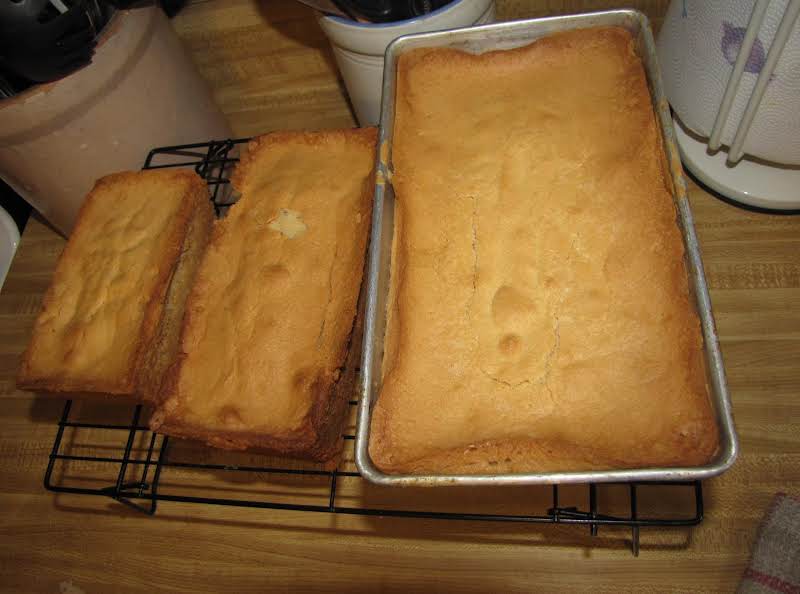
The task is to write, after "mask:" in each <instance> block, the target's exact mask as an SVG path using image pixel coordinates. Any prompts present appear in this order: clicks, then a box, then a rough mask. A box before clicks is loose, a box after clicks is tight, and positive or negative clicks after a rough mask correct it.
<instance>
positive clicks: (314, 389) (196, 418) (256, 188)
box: [151, 128, 376, 461]
mask: <svg viewBox="0 0 800 594" xmlns="http://www.w3.org/2000/svg"><path fill="white" fill-rule="evenodd" d="M375 139H376V131H375V129H374V128H368V129H357V130H330V131H324V132H279V133H273V134H267V135H265V136H261V137H259V138H256V139H254V140H253V141H252V142H251V143H250V145H249V147H248V152H247V156H246V157H245V158H243V160H242V162H241V163H240V165H239V166H238V168H237V170H236V172H235V174H234V176H233V183H234V185H235V187H236V188H237V190H239V191H240V192H241V194H242V197H241V199H240V200H239V201H238V202H237V203H236V205H235V206H233V207H232V208H231V210H230V212H229V213H228V215H227V217H226V218H224V219H222V220H220V221H217V222H216V223H215V226H214V230H213V232H212V239H211V242H210V244H209V248H208V250H207V253H206V255H205V257H204V260H203V263H202V265H201V270H200V272H199V274H198V277H197V282H196V284H195V287H194V289H193V291H192V293H191V295H190V298H189V303H188V305H187V312H186V317H185V319H184V329H183V335H182V349H181V350H182V352H181V354H180V356H179V359H178V361H177V363H176V364H175V365H174V366H173V368H172V370H171V373H170V377H169V381H168V382H167V383H166V384H165V390H164V395H165V400H164V403H163V405H162V406H161V407H160V408H159V409H158V410H157V411H156V413H155V414H154V416H153V419H152V420H151V426H152V427H153V428H154V429H156V430H158V431H160V432H163V433H167V434H170V435H176V436H179V437H188V438H193V439H199V440H202V441H205V442H207V443H209V444H210V445H213V446H216V447H221V448H228V449H257V450H266V451H271V452H277V453H280V454H288V455H293V456H298V457H307V458H312V459H315V460H322V461H324V460H328V459H330V458H331V457H333V456H334V455H335V454H336V453H337V452H338V451H339V450H340V449H341V441H342V440H341V437H340V436H341V431H342V422H343V419H344V414H345V412H346V410H347V401H348V399H349V396H351V394H349V393H344V392H343V391H342V390H339V389H338V388H339V386H338V384H339V382H338V380H339V376H340V368H341V367H342V365H343V363H344V361H345V357H346V355H347V348H348V339H349V337H350V333H351V330H352V328H353V320H354V318H355V311H356V302H357V298H358V293H359V289H360V286H361V277H362V273H363V266H364V255H365V249H366V243H367V238H368V234H369V226H370V219H371V212H372V189H373V188H372V177H373V176H372V169H373V164H374V153H375Z"/></svg>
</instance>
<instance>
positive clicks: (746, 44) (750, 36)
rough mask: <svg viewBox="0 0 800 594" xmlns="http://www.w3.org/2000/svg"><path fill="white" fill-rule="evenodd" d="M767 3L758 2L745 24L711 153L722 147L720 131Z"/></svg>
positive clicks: (723, 99) (725, 122)
mask: <svg viewBox="0 0 800 594" xmlns="http://www.w3.org/2000/svg"><path fill="white" fill-rule="evenodd" d="M769 2H770V0H758V2H756V4H755V6H754V7H753V12H752V14H751V15H750V22H749V23H748V24H747V31H746V32H745V34H744V39H743V40H742V45H741V47H740V48H739V54H738V55H737V56H736V63H735V64H734V66H733V72H731V77H730V78H729V79H728V85H727V86H726V87H725V94H724V95H723V96H722V102H721V103H720V105H719V111H718V112H717V118H716V119H715V120H714V127H713V129H712V130H711V137H710V138H709V139H708V148H710V149H711V150H712V151H716V150H719V147H720V146H721V145H722V140H721V138H722V131H723V130H724V129H725V124H727V123H728V116H730V114H731V107H732V106H733V99H734V97H736V92H737V91H738V90H739V82H740V81H741V79H742V74H743V73H744V67H745V66H746V65H747V60H748V58H749V57H750V52H751V51H752V49H753V44H754V43H755V41H756V39H758V32H759V30H760V29H761V23H763V22H764V15H765V14H766V12H767V8H769Z"/></svg>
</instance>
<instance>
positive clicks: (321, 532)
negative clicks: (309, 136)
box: [0, 0, 800, 594]
mask: <svg viewBox="0 0 800 594" xmlns="http://www.w3.org/2000/svg"><path fill="white" fill-rule="evenodd" d="M633 4H634V5H636V6H637V7H638V8H640V9H642V10H644V11H645V12H647V13H648V14H649V15H650V17H651V19H652V20H653V22H654V24H655V25H656V26H657V25H658V23H659V22H660V15H662V14H663V12H664V10H665V8H666V4H667V3H666V2H638V3H633ZM614 5H615V4H614V3H610V2H599V1H596V2H591V1H566V0H562V1H547V2H544V1H536V0H529V1H527V2H526V1H523V0H508V1H506V2H499V4H498V14H499V16H500V17H501V18H515V17H527V16H542V15H546V14H557V13H563V12H577V11H582V10H595V9H601V8H608V7H611V6H614ZM174 25H175V28H176V30H177V31H178V33H179V34H180V36H181V37H182V39H183V40H184V42H185V43H186V46H187V48H188V49H189V51H190V52H191V54H192V55H193V58H194V59H195V62H196V63H197V65H198V67H199V69H200V71H201V73H202V74H203V75H204V76H205V77H206V78H207V79H208V81H209V83H210V84H211V86H212V88H213V90H214V93H215V97H216V99H217V101H218V102H219V104H220V106H221V107H222V109H223V111H224V112H225V113H226V115H227V116H228V118H229V120H230V122H231V124H232V126H233V129H234V131H235V132H236V134H237V135H241V136H247V135H253V134H258V133H261V132H267V131H270V130H275V129H280V128H325V127H341V126H351V125H353V124H354V120H353V118H352V115H351V113H350V109H349V107H348V104H347V100H346V97H345V95H344V93H343V90H342V85H341V83H340V82H339V81H338V79H337V74H336V69H335V65H334V62H333V59H332V56H331V53H330V51H329V50H328V49H327V46H326V42H325V39H324V37H323V34H322V32H321V31H320V29H319V27H318V26H317V24H316V22H315V20H314V16H313V13H312V12H311V11H310V10H307V9H306V8H305V7H303V6H301V5H300V4H297V3H295V2H291V1H288V0H287V1H278V0H270V1H268V2H267V1H265V2H261V3H256V2H255V1H254V0H253V1H251V0H230V1H225V2H223V1H199V0H198V1H196V2H190V3H189V4H188V5H187V6H186V8H184V10H183V11H182V12H181V14H180V15H179V16H178V17H177V18H176V19H175V20H174ZM690 199H691V204H692V208H693V212H694V215H695V223H696V226H697V233H698V236H699V240H700V245H701V248H702V256H703V261H704V264H705V269H706V275H707V278H708V284H709V287H710V290H711V299H712V303H713V308H714V313H715V315H716V320H717V327H718V331H719V336H720V340H721V344H722V352H723V356H724V359H725V365H726V369H727V373H728V380H729V386H730V393H731V398H732V401H733V408H734V415H735V420H736V426H737V429H738V433H739V437H740V445H741V453H740V456H739V460H738V461H737V462H736V464H735V465H734V467H733V468H732V469H731V470H730V471H729V472H727V473H725V474H724V475H722V476H720V477H717V478H714V479H711V480H708V481H705V483H704V485H703V494H704V508H705V509H704V512H705V519H704V520H703V522H702V523H701V524H700V525H699V526H697V527H695V528H672V529H668V528H648V529H642V531H641V550H640V554H639V556H638V557H635V556H633V555H632V554H631V550H630V544H631V542H630V541H631V531H630V529H627V528H621V527H619V528H609V527H601V528H600V530H599V534H598V535H597V536H591V535H590V534H589V529H588V528H587V527H584V526H568V525H558V526H555V525H539V524H504V523H495V522H472V521H443V520H431V519H403V518H387V517H367V516H355V515H342V514H329V513H311V512H300V511H286V510H270V509H250V508H243V507H224V506H210V505H199V504H188V503H180V502H171V501H166V502H160V503H159V507H158V510H157V512H156V514H155V515H154V516H152V517H151V516H148V515H145V514H143V513H141V512H139V511H136V510H133V509H130V508H129V507H127V506H124V505H122V504H121V503H119V502H115V501H113V500H111V499H110V498H107V497H90V496H82V495H73V494H54V493H51V492H48V491H46V490H45V489H44V487H43V483H42V480H43V476H44V471H45V468H46V466H47V462H48V456H49V454H50V451H51V448H52V446H53V439H54V437H55V434H56V429H57V423H58V420H59V418H60V415H61V411H62V408H63V402H61V401H58V400H54V399H51V398H46V397H44V396H37V395H33V394H29V393H26V392H22V391H18V390H16V388H15V384H14V376H15V373H16V368H17V365H18V362H19V357H20V354H21V353H22V351H23V349H24V348H25V345H26V344H27V341H28V337H29V334H30V332H31V328H32V324H33V320H34V317H35V315H36V313H37V311H38V309H39V307H40V305H41V302H42V297H43V295H44V292H45V290H46V288H47V286H48V284H49V281H50V278H51V276H52V273H53V269H54V266H55V263H56V259H57V257H58V254H59V253H60V251H61V249H62V248H63V246H64V239H63V238H61V237H60V236H59V235H57V234H56V233H55V232H54V231H52V230H51V229H50V228H49V227H47V226H46V225H45V224H43V223H42V222H41V221H40V220H39V219H37V218H32V219H31V220H30V221H29V223H28V225H27V227H26V229H25V231H24V233H23V235H22V240H21V244H20V247H19V250H18V252H17V255H16V258H15V260H14V263H13V265H12V268H11V271H10V273H9V275H8V278H7V280H6V282H5V286H4V287H3V289H2V292H0V349H2V350H1V351H0V398H2V403H1V406H2V409H1V410H0V477H1V478H2V480H0V515H1V516H2V522H0V533H2V538H1V539H0V590H2V591H8V592H34V591H35V592H53V593H57V592H61V593H65V594H83V593H85V594H93V593H99V592H128V591H131V592H132V591H140V590H145V589H147V590H149V591H174V592H206V591H208V592H237V593H238V592H268V591H279V592H283V591H298V592H307V591H315V590H332V591H350V592H377V591H397V592H413V591H424V592H531V591H564V590H568V589H578V590H592V591H613V592H620V591H643V590H646V591H654V590H656V591H657V590H664V591H692V592H699V591H732V590H734V589H735V588H736V585H737V583H738V581H739V579H740V577H741V575H742V573H743V571H744V569H745V568H746V566H747V562H748V558H749V554H750V552H751V549H752V546H753V543H754V540H755V538H756V531H757V528H758V525H759V522H760V521H761V519H762V517H763V515H764V513H765V511H766V510H767V508H768V506H769V503H770V502H771V500H772V498H773V496H774V495H775V494H776V493H777V492H786V493H789V494H794V495H800V431H798V428H799V427H800V398H799V396H800V313H799V312H800V310H798V307H800V217H798V216H785V215H784V216H782V215H774V214H763V213H757V212H751V211H746V210H743V209H741V208H737V207H735V206H732V205H730V204H728V203H726V202H723V201H722V200H720V199H718V198H716V197H714V196H712V195H711V194H710V193H709V192H707V191H705V190H704V189H702V188H700V187H699V186H698V185H697V184H695V183H693V182H692V183H690ZM85 406H86V407H92V406H93V407H96V408H97V409H100V410H99V411H98V410H95V411H89V413H88V414H96V415H103V414H106V413H105V412H103V411H102V407H103V405H102V404H93V405H85ZM118 409H119V407H116V408H115V407H113V406H111V407H110V410H109V411H108V414H109V415H111V414H116V413H118V412H119V410H118ZM75 440H78V443H76V442H75ZM79 442H80V438H75V439H74V440H73V442H72V443H71V445H72V447H82V445H83V444H81V443H79ZM93 447H95V449H99V451H101V452H102V448H103V447H104V445H103V443H102V440H100V442H97V443H94V444H93ZM135 447H138V445H136V446H135ZM196 455H198V456H204V455H206V454H204V453H203V450H202V448H201V446H197V449H196ZM59 478H60V479H63V478H64V477H63V476H61V477H59ZM67 478H68V477H67ZM201 478H202V477H201ZM205 480H206V483H208V484H211V483H213V482H214V480H217V479H212V478H209V477H205ZM265 484H266V483H265ZM95 486H96V485H95ZM266 488H267V487H265V486H264V485H262V484H259V483H258V481H256V482H253V481H242V482H241V483H235V484H233V485H231V484H230V482H229V483H228V484H227V485H226V486H225V490H226V491H225V492H226V493H227V492H231V491H237V490H238V491H237V492H245V491H250V492H253V490H255V491H258V492H259V493H260V491H259V489H262V490H264V489H266ZM270 488H273V487H270ZM285 488H286V485H277V486H275V487H274V489H276V490H280V489H285ZM541 489H547V488H541ZM541 489H539V491H538V494H537V488H533V489H527V490H526V489H520V488H514V489H512V490H509V491H508V492H505V493H501V494H499V495H498V494H496V493H495V494H493V496H497V497H500V498H509V499H513V498H516V499H517V500H520V499H521V498H527V497H530V498H531V500H532V501H533V500H535V499H536V498H537V497H539V499H541V493H542V491H541ZM418 491H419V490H416V491H414V492H404V491H401V492H399V493H396V494H395V493H388V494H386V493H384V494H383V497H385V498H386V499H387V500H389V501H391V498H393V497H394V498H397V499H396V501H397V502H399V503H404V502H406V501H404V499H409V498H411V499H413V500H414V503H416V504H424V503H425V502H426V501H428V502H430V503H431V504H438V505H439V506H440V507H441V506H442V505H447V504H448V499H450V500H454V499H458V498H465V497H467V498H468V497H469V495H468V494H465V493H464V491H463V490H456V491H448V490H446V489H445V490H444V491H442V490H436V491H426V492H423V493H420V492H418ZM546 492H547V493H549V490H548V491H546ZM668 493H669V492H668V491H667V492H665V494H664V495H663V497H667V498H668V497H670V495H669V494H668ZM566 496H568V494H567V495H566ZM358 497H359V492H358V490H355V491H353V493H350V494H347V495H346V498H347V502H346V503H347V504H348V505H357V504H358ZM426 498H427V499H426ZM475 499H479V498H477V497H476V498H475ZM651 499H652V497H651ZM406 503H407V502H406ZM451 503H452V501H451ZM455 503H456V504H457V505H460V502H455ZM474 503H476V504H477V505H478V507H479V508H480V503H481V502H480V501H476V502H474ZM517 503H519V501H517ZM652 503H653V502H652V501H651V504H652ZM655 504H656V505H657V504H658V501H656V502H655ZM583 507H585V504H583Z"/></svg>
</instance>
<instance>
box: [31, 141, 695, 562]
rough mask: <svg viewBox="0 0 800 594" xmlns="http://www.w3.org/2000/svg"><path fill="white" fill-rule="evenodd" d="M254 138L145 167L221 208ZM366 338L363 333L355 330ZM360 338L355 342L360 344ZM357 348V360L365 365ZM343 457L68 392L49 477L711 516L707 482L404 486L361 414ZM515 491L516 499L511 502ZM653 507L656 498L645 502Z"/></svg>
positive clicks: (310, 500) (462, 514) (50, 484)
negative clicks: (159, 430) (374, 467)
mask: <svg viewBox="0 0 800 594" xmlns="http://www.w3.org/2000/svg"><path fill="white" fill-rule="evenodd" d="M247 140H248V139H237V140H224V141H212V142H207V143H197V144H188V145H182V146H173V147H164V148H157V149H154V150H152V151H151V152H150V154H149V155H148V156H147V159H146V161H145V164H144V168H145V169H155V168H162V167H193V168H194V169H195V170H196V171H197V172H198V174H200V175H201V176H202V177H203V178H204V179H206V181H207V182H208V184H209V188H210V192H211V197H212V200H213V201H214V207H215V209H216V211H217V214H218V215H221V214H223V213H224V211H225V209H226V207H228V206H230V205H231V204H233V202H235V198H236V195H235V192H234V191H233V189H232V188H231V186H230V182H229V177H230V173H231V171H232V169H233V167H234V165H235V163H236V162H237V161H238V156H237V155H238V148H239V145H241V144H242V143H246V142H247ZM354 342H356V341H354ZM355 350H356V349H354V351H355ZM355 359H356V357H355V355H353V356H351V357H350V359H349V360H348V363H347V366H349V367H350V371H352V372H353V374H355V373H357V371H358V368H357V367H355V366H356V365H357V361H356V360H355ZM356 404H357V401H355V400H352V401H350V405H351V424H350V427H349V430H348V431H347V432H346V433H345V435H344V440H345V450H344V454H343V456H342V460H341V462H340V463H339V465H338V466H337V467H336V468H335V469H326V468H323V467H321V466H319V465H313V464H306V463H303V462H299V461H290V460H285V459H280V458H273V457H270V456H266V455H261V454H254V453H243V452H226V451H221V450H214V449H212V448H208V447H205V446H203V445H201V444H197V443H193V442H188V441H183V440H170V438H169V437H167V436H165V435H159V434H156V433H153V432H151V431H150V430H149V429H148V427H147V423H146V418H147V415H148V414H149V411H147V410H146V409H145V408H144V407H143V406H141V405H138V406H135V407H134V408H133V411H132V412H131V407H130V406H121V405H119V404H109V403H105V404H102V405H101V404H98V403H96V402H91V401H86V402H77V401H76V402H74V403H73V402H72V401H68V402H67V403H66V404H65V406H64V410H63V412H62V415H61V419H60V420H59V422H58V430H57V433H56V437H55V441H54V443H53V448H52V451H51V453H50V458H49V463H48V465H47V470H46V473H45V477H44V485H45V488H47V489H48V490H50V491H54V492H56V493H74V494H82V495H101V496H105V497H110V498H112V499H114V500H117V501H119V502H121V503H123V504H125V505H127V506H130V507H132V508H134V509H137V510H139V511H142V512H144V513H146V514H154V513H155V512H156V508H157V505H158V503H159V502H160V501H176V502H184V503H200V504H211V505H224V506H239V507H250V508H266V509H284V510H294V511H301V512H325V513H333V514H351V515H362V516H387V517H401V518H428V519H440V520H461V521H490V522H507V523H508V522H516V523H528V524H573V525H584V526H588V527H589V529H590V531H591V534H592V535H596V534H597V530H598V527H599V526H626V527H630V529H631V539H630V543H631V548H632V551H633V553H634V555H638V553H639V530H640V528H643V527H650V526H661V527H688V526H694V525H697V524H699V523H700V522H701V521H702V520H703V491H702V485H701V483H700V482H699V481H696V482H668V483H661V482H647V483H643V482H642V483H625V484H616V485H613V484H612V485H595V484H589V485H570V486H561V487H560V486H558V485H553V486H551V487H546V486H540V487H525V488H522V487H510V488H497V487H494V488H477V489H476V488H472V489H467V488H464V487H447V488H445V489H435V488H433V489H431V488H421V489H413V488H401V489H398V488H392V487H379V486H376V485H372V484H370V483H368V482H367V481H366V480H364V479H363V478H362V477H361V476H360V475H359V473H358V471H357V469H356V468H355V466H354V464H353V443H354V439H355V438H354V436H353V432H352V420H353V418H354V416H355V408H356ZM509 501H511V503H509ZM645 507H646V508H647V509H644V508H645Z"/></svg>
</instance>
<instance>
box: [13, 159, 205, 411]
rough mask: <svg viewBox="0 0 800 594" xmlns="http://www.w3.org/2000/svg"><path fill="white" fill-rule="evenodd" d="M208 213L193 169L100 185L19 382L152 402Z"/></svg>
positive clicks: (116, 177) (173, 344)
mask: <svg viewBox="0 0 800 594" xmlns="http://www.w3.org/2000/svg"><path fill="white" fill-rule="evenodd" d="M213 218H214V212H213V209H212V207H211V203H210V201H209V196H208V190H207V187H206V184H205V183H204V182H203V180H202V179H201V178H200V177H199V176H197V175H196V174H195V173H194V172H192V171H187V170H183V169H154V170H148V171H141V172H123V173H115V174H112V175H109V176H106V177H104V178H102V179H100V180H98V181H97V183H96V184H95V186H94V188H93V189H92V191H91V192H90V193H89V195H88V196H87V197H86V199H85V201H84V203H83V205H82V207H81V210H80V213H79V215H78V220H77V223H76V225H75V228H74V230H73V231H72V235H71V236H70V238H69V241H68V242H67V245H66V247H65V248H64V251H63V252H62V254H61V257H60V259H59V261H58V265H57V266H56V271H55V274H54V277H53V281H52V284H51V285H50V288H49V289H48V291H47V293H46V295H45V298H44V304H43V306H42V310H41V313H40V314H39V316H38V318H37V319H36V322H35V325H34V328H33V334H32V337H31V340H30V344H29V346H28V348H27V350H26V351H25V354H24V355H23V358H22V364H21V366H20V369H19V374H18V377H17V385H18V386H19V387H20V388H23V389H28V390H37V391H45V392H54V393H60V394H64V395H65V396H68V397H71V396H74V395H76V394H99V395H119V396H130V397H133V398H136V399H140V400H153V399H154V398H155V397H156V395H157V393H158V390H159V388H160V382H161V379H162V377H163V374H164V372H165V370H166V368H167V367H168V366H169V364H170V363H171V362H172V360H173V359H174V357H175V354H176V353H177V348H178V339H179V337H180V324H181V320H182V319H183V307H184V304H185V301H186V297H187V295H188V291H189V287H190V286H191V283H192V281H193V277H194V273H195V271H196V269H197V266H198V265H199V262H200V256H201V254H202V252H203V250H204V248H205V245H206V242H207V241H208V237H209V233H210V230H211V222H212V220H213Z"/></svg>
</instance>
